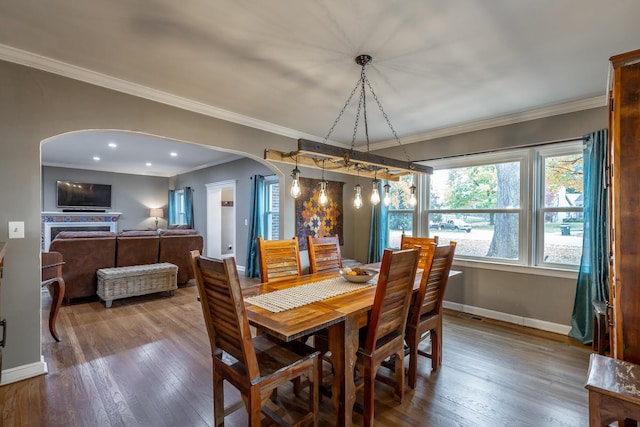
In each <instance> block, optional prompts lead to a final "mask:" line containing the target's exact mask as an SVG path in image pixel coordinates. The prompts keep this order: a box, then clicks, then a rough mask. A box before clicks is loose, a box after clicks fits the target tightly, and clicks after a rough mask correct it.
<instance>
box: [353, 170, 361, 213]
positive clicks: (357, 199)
mask: <svg viewBox="0 0 640 427" xmlns="http://www.w3.org/2000/svg"><path fill="white" fill-rule="evenodd" d="M353 189H354V190H355V191H356V196H355V198H354V199H353V207H354V208H356V209H360V208H361V207H362V187H361V186H360V174H358V181H357V182H356V186H355V187H353Z"/></svg>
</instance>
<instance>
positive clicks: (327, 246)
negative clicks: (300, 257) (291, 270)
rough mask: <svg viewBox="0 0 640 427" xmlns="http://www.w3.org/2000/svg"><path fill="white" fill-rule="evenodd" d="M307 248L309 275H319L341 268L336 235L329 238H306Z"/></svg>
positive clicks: (338, 240) (338, 243)
mask: <svg viewBox="0 0 640 427" xmlns="http://www.w3.org/2000/svg"><path fill="white" fill-rule="evenodd" d="M307 247H308V248H309V272H310V273H320V272H323V271H330V270H338V269H340V268H342V256H341V255H340V239H339V238H338V235H337V234H336V235H335V236H331V237H311V236H307Z"/></svg>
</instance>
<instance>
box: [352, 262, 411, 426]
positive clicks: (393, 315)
mask: <svg viewBox="0 0 640 427" xmlns="http://www.w3.org/2000/svg"><path fill="white" fill-rule="evenodd" d="M417 266H418V250H417V249H408V250H401V251H396V252H392V251H391V250H389V249H385V251H384V255H383V257H382V265H381V266H380V275H379V276H378V284H377V286H376V295H375V299H374V302H373V307H372V309H371V312H370V314H369V322H368V324H367V326H366V328H365V329H363V330H362V331H361V341H360V346H359V348H358V352H357V360H356V368H357V370H358V371H359V375H361V376H362V378H361V379H360V381H358V382H357V384H356V387H357V389H360V388H363V389H364V392H363V395H364V397H363V417H364V425H365V426H370V425H372V424H373V415H374V410H373V406H374V393H373V385H374V380H375V378H376V374H377V372H378V368H379V367H380V365H381V364H382V362H383V361H384V360H385V359H387V358H389V357H394V356H395V357H394V359H395V363H394V364H395V369H394V374H395V375H394V378H393V380H389V381H385V382H389V383H390V384H392V385H393V386H394V388H395V394H396V395H397V397H398V399H399V400H400V401H402V399H403V398H404V332H405V325H406V323H407V313H408V310H409V303H410V298H411V294H412V288H413V282H414V280H415V276H416V269H417ZM380 379H383V378H382V377H380Z"/></svg>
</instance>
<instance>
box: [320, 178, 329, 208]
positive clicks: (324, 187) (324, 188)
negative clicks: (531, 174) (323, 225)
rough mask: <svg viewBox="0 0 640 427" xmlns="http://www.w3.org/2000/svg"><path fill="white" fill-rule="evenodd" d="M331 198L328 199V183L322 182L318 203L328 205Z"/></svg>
mask: <svg viewBox="0 0 640 427" xmlns="http://www.w3.org/2000/svg"><path fill="white" fill-rule="evenodd" d="M328 200H329V198H328V197H327V181H320V196H318V203H320V204H321V205H323V206H324V205H326V204H327V201H328Z"/></svg>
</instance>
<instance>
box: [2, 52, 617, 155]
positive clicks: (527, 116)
mask: <svg viewBox="0 0 640 427" xmlns="http://www.w3.org/2000/svg"><path fill="white" fill-rule="evenodd" d="M0 59H1V60H5V61H8V62H13V63H16V64H20V65H25V66H27V67H31V68H35V69H39V70H42V71H47V72H50V73H53V74H57V75H60V76H64V77H68V78H71V79H74V80H79V81H82V82H85V83H90V84H93V85H96V86H100V87H104V88H106V89H111V90H115V91H118V92H122V93H126V94H129V95H133V96H137V97H140V98H144V99H148V100H150V101H155V102H159V103H162V104H166V105H170V106H172V107H177V108H181V109H183V110H188V111H192V112H194V113H198V114H203V115H207V116H210V117H214V118H217V119H220V120H225V121H228V122H232V123H236V124H239V125H243V126H247V127H251V128H255V129H259V130H263V131H265V132H270V133H273V134H276V135H281V136H285V137H289V138H293V139H307V140H310V141H315V142H323V139H322V138H320V137H318V136H316V135H310V134H307V133H304V132H300V131H297V130H294V129H290V128H286V127H284V126H279V125H276V124H273V123H269V122H265V121H262V120H258V119H255V118H252V117H248V116H244V115H241V114H237V113H234V112H231V111H228V110H224V109H222V108H217V107H213V106H211V105H207V104H204V103H201V102H197V101H193V100H190V99H187V98H183V97H180V96H176V95H172V94H170V93H167V92H163V91H159V90H156V89H152V88H149V87H147V86H142V85H139V84H136V83H132V82H128V81H126V80H122V79H119V78H116V77H112V76H109V75H106V74H101V73H98V72H95V71H91V70H88V69H86V68H81V67H77V66H75V65H71V64H67V63H65V62H61V61H58V60H55V59H52V58H48V57H46V56H42V55H37V54H35V53H32V52H27V51H24V50H20V49H16V48H13V47H10V46H6V45H3V44H0ZM605 105H607V98H606V96H605V95H602V96H596V97H592V98H586V99H582V100H577V101H572V102H567V103H563V104H557V105H550V106H546V107H542V108H537V109H534V110H530V111H524V112H519V113H513V114H508V115H506V116H500V117H495V118H491V119H486V120H480V121H475V122H470V123H466V124H462V125H458V126H452V127H447V128H442V129H436V130H433V131H429V132H425V133H421V134H416V135H410V136H406V137H403V138H402V141H401V142H402V144H403V145H408V144H413V143H416V142H423V141H428V140H432V139H436V138H442V137H447V136H452V135H458V134H462V133H467V132H473V131H478V130H483V129H489V128H493V127H498V126H506V125H510V124H514V123H520V122H525V121H528V120H535V119H540V118H545V117H551V116H556V115H559V114H565V113H573V112H576V111H581V110H587V109H591V108H597V107H602V106H605ZM324 142H328V143H330V144H333V145H336V146H339V147H347V145H345V144H342V143H339V142H336V141H331V140H328V141H324ZM397 144H398V142H397V141H396V140H395V139H393V140H389V141H382V142H378V143H374V144H370V150H379V149H383V148H390V147H395V146H397Z"/></svg>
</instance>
